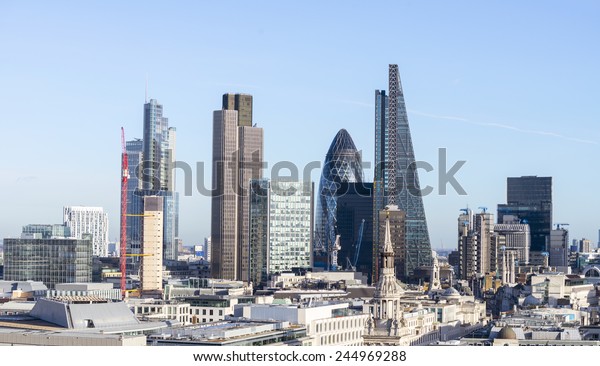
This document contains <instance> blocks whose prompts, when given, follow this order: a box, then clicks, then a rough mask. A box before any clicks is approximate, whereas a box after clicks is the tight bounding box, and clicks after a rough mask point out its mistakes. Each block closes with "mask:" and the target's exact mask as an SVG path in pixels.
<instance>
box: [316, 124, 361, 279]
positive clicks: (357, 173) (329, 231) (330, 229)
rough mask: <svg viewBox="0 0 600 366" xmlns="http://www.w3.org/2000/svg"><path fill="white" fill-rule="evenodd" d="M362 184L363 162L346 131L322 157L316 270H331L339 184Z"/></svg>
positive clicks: (340, 132)
mask: <svg viewBox="0 0 600 366" xmlns="http://www.w3.org/2000/svg"><path fill="white" fill-rule="evenodd" d="M362 181H363V169H362V158H361V156H360V153H359V152H358V151H357V150H356V146H355V145H354V141H352V137H350V134H349V133H348V131H346V130H345V129H341V130H340V131H339V132H338V133H337V134H336V135H335V138H334V139H333V141H332V142H331V146H330V147H329V150H328V151H327V155H326V156H325V162H324V166H323V170H322V173H321V180H320V182H319V191H318V200H317V213H316V215H317V216H316V229H315V243H314V248H315V259H314V266H315V267H324V268H327V269H331V270H336V269H337V268H332V266H331V264H330V263H329V262H330V256H329V253H330V251H331V250H332V248H333V246H334V244H335V238H336V235H337V233H336V225H337V192H338V189H339V188H340V184H341V183H344V182H347V183H357V182H362Z"/></svg>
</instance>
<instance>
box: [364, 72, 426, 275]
mask: <svg viewBox="0 0 600 366" xmlns="http://www.w3.org/2000/svg"><path fill="white" fill-rule="evenodd" d="M373 185H374V192H375V197H374V199H373V205H374V207H373V221H374V226H375V227H379V226H380V224H379V212H380V211H381V210H382V209H383V208H384V207H385V206H386V205H397V206H398V208H399V209H400V210H402V211H404V212H405V213H406V230H405V243H406V248H405V257H406V260H405V262H404V263H405V264H404V268H403V269H402V271H399V272H397V275H399V276H400V277H401V278H409V277H411V276H412V275H413V273H414V270H415V269H416V268H418V267H420V266H429V265H431V243H430V240H429V231H428V229H427V220H426V217H425V209H424V206H423V198H422V196H421V190H420V187H419V175H418V172H417V170H416V164H415V154H414V150H413V146H412V137H411V134H410V127H409V124H408V115H407V112H406V105H405V102H404V92H403V90H402V85H401V83H400V75H399V72H398V65H389V90H388V95H386V93H385V91H379V90H377V91H376V92H375V176H374V182H373ZM379 242H381V238H380V237H379V230H374V238H373V243H379ZM377 252H379V250H377V249H374V250H373V253H374V257H373V260H374V266H373V268H374V273H373V279H374V280H376V279H377V277H378V275H379V274H378V273H377V270H378V266H377V265H376V264H375V262H376V261H377V260H378V259H377V256H376V255H375V253H377Z"/></svg>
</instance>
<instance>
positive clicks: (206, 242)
mask: <svg viewBox="0 0 600 366" xmlns="http://www.w3.org/2000/svg"><path fill="white" fill-rule="evenodd" d="M202 250H203V251H204V259H205V260H206V261H207V262H210V259H211V255H210V250H211V243H210V236H209V237H207V238H204V245H203V246H202Z"/></svg>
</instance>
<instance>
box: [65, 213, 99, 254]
mask: <svg viewBox="0 0 600 366" xmlns="http://www.w3.org/2000/svg"><path fill="white" fill-rule="evenodd" d="M63 221H64V223H65V225H66V226H68V227H69V229H70V230H71V236H72V237H74V238H76V239H83V236H84V234H90V235H91V237H92V254H93V255H95V256H98V257H106V256H108V214H106V213H105V212H104V209H103V208H102V207H84V206H67V207H64V208H63Z"/></svg>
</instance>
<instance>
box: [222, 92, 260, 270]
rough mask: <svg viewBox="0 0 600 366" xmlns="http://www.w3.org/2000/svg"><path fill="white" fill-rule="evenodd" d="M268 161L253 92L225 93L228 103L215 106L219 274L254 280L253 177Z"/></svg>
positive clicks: (258, 175)
mask: <svg viewBox="0 0 600 366" xmlns="http://www.w3.org/2000/svg"><path fill="white" fill-rule="evenodd" d="M236 100H237V102H236ZM236 108H237V109H236ZM262 162H263V130H262V128H259V127H255V124H252V97H251V96H249V95H244V94H226V95H224V96H223V106H222V109H221V110H218V111H214V112H213V167H212V183H213V193H212V202H211V245H212V250H211V256H212V261H211V262H212V265H211V271H212V276H213V277H215V278H223V279H230V280H242V281H248V273H249V268H248V267H249V252H250V251H249V247H250V233H249V197H248V188H249V182H250V181H251V180H252V179H260V178H261V176H262Z"/></svg>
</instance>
